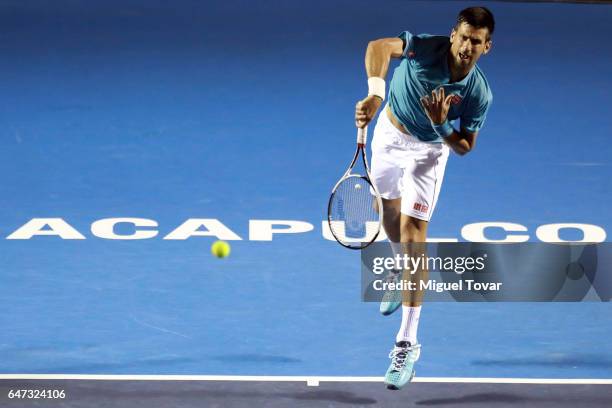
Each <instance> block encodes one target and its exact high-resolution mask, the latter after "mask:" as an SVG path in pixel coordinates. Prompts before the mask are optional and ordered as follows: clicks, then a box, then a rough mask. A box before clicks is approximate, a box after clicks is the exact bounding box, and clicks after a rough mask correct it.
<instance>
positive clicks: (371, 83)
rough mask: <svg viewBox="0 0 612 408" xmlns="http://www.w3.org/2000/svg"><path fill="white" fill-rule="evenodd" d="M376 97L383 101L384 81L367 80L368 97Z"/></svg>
mask: <svg viewBox="0 0 612 408" xmlns="http://www.w3.org/2000/svg"><path fill="white" fill-rule="evenodd" d="M370 95H376V96H378V97H379V98H380V99H382V100H383V101H384V100H385V80H384V79H382V78H379V77H370V78H368V96H370Z"/></svg>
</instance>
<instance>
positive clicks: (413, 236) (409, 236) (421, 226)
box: [400, 214, 428, 243]
mask: <svg viewBox="0 0 612 408" xmlns="http://www.w3.org/2000/svg"><path fill="white" fill-rule="evenodd" d="M427 225H428V222H427V221H423V220H419V219H418V218H414V217H410V216H408V215H405V214H402V217H401V223H400V230H401V240H402V242H405V243H413V242H425V240H426V237H427Z"/></svg>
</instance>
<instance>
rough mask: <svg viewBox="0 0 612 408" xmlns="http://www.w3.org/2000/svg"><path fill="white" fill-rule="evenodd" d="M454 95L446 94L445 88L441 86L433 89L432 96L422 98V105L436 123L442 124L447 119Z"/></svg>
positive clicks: (430, 118)
mask: <svg viewBox="0 0 612 408" xmlns="http://www.w3.org/2000/svg"><path fill="white" fill-rule="evenodd" d="M453 96H454V95H453V94H450V95H448V96H446V95H445V94H444V88H443V87H440V88H438V89H435V90H433V91H431V96H423V97H422V98H421V105H422V106H423V109H424V110H425V113H426V114H427V116H428V117H429V120H431V122H432V123H433V124H434V125H440V124H442V123H444V121H446V117H447V116H448V110H449V109H450V105H451V101H452V99H453Z"/></svg>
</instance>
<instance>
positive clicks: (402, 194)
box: [371, 108, 449, 221]
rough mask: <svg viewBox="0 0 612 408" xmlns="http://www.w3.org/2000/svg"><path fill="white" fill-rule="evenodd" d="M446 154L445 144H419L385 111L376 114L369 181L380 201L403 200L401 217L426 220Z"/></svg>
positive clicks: (439, 182) (436, 198)
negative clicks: (379, 196)
mask: <svg viewBox="0 0 612 408" xmlns="http://www.w3.org/2000/svg"><path fill="white" fill-rule="evenodd" d="M448 154H449V148H448V146H447V145H446V144H445V143H426V142H422V141H420V140H419V139H417V138H416V137H415V136H413V135H410V134H406V133H403V132H401V131H400V130H398V129H397V128H396V127H395V126H393V124H392V123H391V121H390V120H389V118H388V117H387V111H386V108H385V109H384V110H382V112H381V113H380V115H378V121H377V122H376V127H375V128H374V137H373V139H372V166H371V167H372V168H371V173H372V174H371V175H372V181H373V183H374V185H375V186H376V188H377V189H378V192H379V193H380V195H381V196H382V197H383V198H385V199H387V200H392V199H396V198H401V199H402V204H401V212H402V213H403V214H406V215H409V216H411V217H415V218H418V219H420V220H424V221H429V220H430V219H431V215H432V214H433V211H434V208H435V207H436V202H437V201H438V195H439V194H440V188H441V187H442V179H443V178H444V169H445V168H446V162H447V160H448Z"/></svg>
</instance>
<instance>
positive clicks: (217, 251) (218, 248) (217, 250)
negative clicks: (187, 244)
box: [210, 241, 231, 258]
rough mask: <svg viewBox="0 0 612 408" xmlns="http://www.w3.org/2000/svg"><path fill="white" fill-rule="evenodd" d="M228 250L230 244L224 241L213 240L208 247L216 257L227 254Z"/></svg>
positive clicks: (222, 256) (223, 256)
mask: <svg viewBox="0 0 612 408" xmlns="http://www.w3.org/2000/svg"><path fill="white" fill-rule="evenodd" d="M230 250H231V248H230V245H229V244H228V243H227V242H225V241H215V242H214V243H213V244H212V246H211V247H210V252H211V253H212V254H213V255H214V256H216V257H217V258H225V257H226V256H229V254H230Z"/></svg>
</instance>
